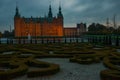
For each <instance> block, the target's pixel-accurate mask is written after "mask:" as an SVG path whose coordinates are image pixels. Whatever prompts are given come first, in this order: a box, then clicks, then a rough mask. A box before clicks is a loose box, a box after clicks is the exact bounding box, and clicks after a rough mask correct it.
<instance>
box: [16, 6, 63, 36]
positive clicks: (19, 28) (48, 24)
mask: <svg viewBox="0 0 120 80" xmlns="http://www.w3.org/2000/svg"><path fill="white" fill-rule="evenodd" d="M63 19H64V17H63V14H62V11H61V6H59V10H58V14H57V16H56V17H53V14H52V9H51V5H49V12H48V15H47V16H46V17H37V18H33V17H30V18H25V17H21V15H20V13H19V9H18V7H16V13H15V16H14V29H15V37H27V36H28V35H29V36H31V37H50V36H52V37H56V36H57V37H62V36H63V35H64V28H63V24H64V23H63Z"/></svg>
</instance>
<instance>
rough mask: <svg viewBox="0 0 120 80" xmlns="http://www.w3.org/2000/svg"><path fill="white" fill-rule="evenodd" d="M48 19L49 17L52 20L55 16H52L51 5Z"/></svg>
mask: <svg viewBox="0 0 120 80" xmlns="http://www.w3.org/2000/svg"><path fill="white" fill-rule="evenodd" d="M48 17H49V18H52V17H53V15H52V9H51V5H49V13H48Z"/></svg>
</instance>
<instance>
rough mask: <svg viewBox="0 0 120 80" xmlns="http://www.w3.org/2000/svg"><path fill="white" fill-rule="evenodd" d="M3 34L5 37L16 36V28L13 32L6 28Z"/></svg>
mask: <svg viewBox="0 0 120 80" xmlns="http://www.w3.org/2000/svg"><path fill="white" fill-rule="evenodd" d="M1 36H2V37H5V38H11V37H14V30H12V31H11V32H10V31H8V30H5V31H4V32H3V33H1Z"/></svg>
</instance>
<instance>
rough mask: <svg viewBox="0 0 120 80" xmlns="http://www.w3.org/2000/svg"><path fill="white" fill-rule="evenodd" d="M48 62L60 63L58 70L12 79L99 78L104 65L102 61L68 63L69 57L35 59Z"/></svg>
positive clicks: (69, 79)
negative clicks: (54, 72)
mask: <svg viewBox="0 0 120 80" xmlns="http://www.w3.org/2000/svg"><path fill="white" fill-rule="evenodd" d="M37 60H42V61H46V62H50V63H56V64H59V65H60V68H61V70H60V72H59V73H57V74H55V75H51V76H45V77H37V78H27V77H26V76H22V77H20V78H17V79H14V80H100V74H99V73H100V71H101V70H104V69H105V67H104V66H103V64H102V63H97V64H91V65H81V64H77V63H70V62H69V59H64V58H63V59H61V58H44V59H37Z"/></svg>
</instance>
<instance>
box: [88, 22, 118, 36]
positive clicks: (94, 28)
mask: <svg viewBox="0 0 120 80" xmlns="http://www.w3.org/2000/svg"><path fill="white" fill-rule="evenodd" d="M87 33H88V34H120V26H119V27H118V28H117V29H115V28H113V27H107V26H105V25H102V24H99V23H92V24H91V25H89V26H88V32H87Z"/></svg>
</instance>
